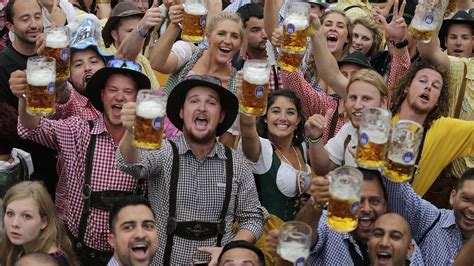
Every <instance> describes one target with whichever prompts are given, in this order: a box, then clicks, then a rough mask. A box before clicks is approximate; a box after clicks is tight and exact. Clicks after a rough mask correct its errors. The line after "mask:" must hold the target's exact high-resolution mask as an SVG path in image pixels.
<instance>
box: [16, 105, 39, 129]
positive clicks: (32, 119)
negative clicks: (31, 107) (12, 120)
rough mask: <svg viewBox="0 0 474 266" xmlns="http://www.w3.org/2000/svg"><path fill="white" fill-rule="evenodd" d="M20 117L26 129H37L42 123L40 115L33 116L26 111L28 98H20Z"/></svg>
mask: <svg viewBox="0 0 474 266" xmlns="http://www.w3.org/2000/svg"><path fill="white" fill-rule="evenodd" d="M18 118H19V120H20V124H21V125H22V126H23V127H24V128H26V129H35V128H37V127H38V125H39V123H40V119H41V117H40V116H32V115H29V114H28V113H26V100H25V99H24V98H19V99H18Z"/></svg>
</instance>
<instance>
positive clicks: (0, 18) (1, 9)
mask: <svg viewBox="0 0 474 266" xmlns="http://www.w3.org/2000/svg"><path fill="white" fill-rule="evenodd" d="M7 3H8V0H0V30H3V29H4V28H5V27H6V25H5V22H6V21H7V17H6V9H5V7H6V5H7ZM8 42H9V39H8V31H7V33H5V35H3V37H2V38H0V51H1V50H3V48H5V46H6V45H7V43H8Z"/></svg>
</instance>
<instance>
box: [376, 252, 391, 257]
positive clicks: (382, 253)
mask: <svg viewBox="0 0 474 266" xmlns="http://www.w3.org/2000/svg"><path fill="white" fill-rule="evenodd" d="M377 255H379V256H390V253H388V252H385V251H379V252H377Z"/></svg>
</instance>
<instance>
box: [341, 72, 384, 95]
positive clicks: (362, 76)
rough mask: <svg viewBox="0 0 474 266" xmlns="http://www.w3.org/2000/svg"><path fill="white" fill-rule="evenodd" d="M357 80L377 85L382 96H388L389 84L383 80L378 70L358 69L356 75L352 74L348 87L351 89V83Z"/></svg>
mask: <svg viewBox="0 0 474 266" xmlns="http://www.w3.org/2000/svg"><path fill="white" fill-rule="evenodd" d="M356 81H364V82H367V83H369V84H371V85H372V86H374V87H376V88H377V89H378V90H379V92H380V95H381V96H382V97H388V89H387V85H386V84H385V81H384V80H383V78H382V76H380V74H379V73H377V71H375V70H372V69H367V68H364V69H361V70H359V71H357V72H356V73H354V75H352V76H351V79H350V80H349V83H348V84H347V89H349V87H350V86H351V84H352V83H354V82H356Z"/></svg>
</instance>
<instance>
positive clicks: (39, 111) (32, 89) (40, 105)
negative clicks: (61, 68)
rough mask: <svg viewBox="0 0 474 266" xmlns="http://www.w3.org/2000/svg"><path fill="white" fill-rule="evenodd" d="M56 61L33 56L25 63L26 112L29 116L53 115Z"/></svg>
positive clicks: (50, 58)
mask: <svg viewBox="0 0 474 266" xmlns="http://www.w3.org/2000/svg"><path fill="white" fill-rule="evenodd" d="M55 80H56V60H54V58H52V57H43V56H34V57H30V58H28V61H27V63H26V81H27V83H28V89H27V91H26V112H27V113H28V114H30V115H49V114H52V113H54V109H55V104H56V102H55V101H56V96H55V94H54V91H55V88H54V82H55Z"/></svg>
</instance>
